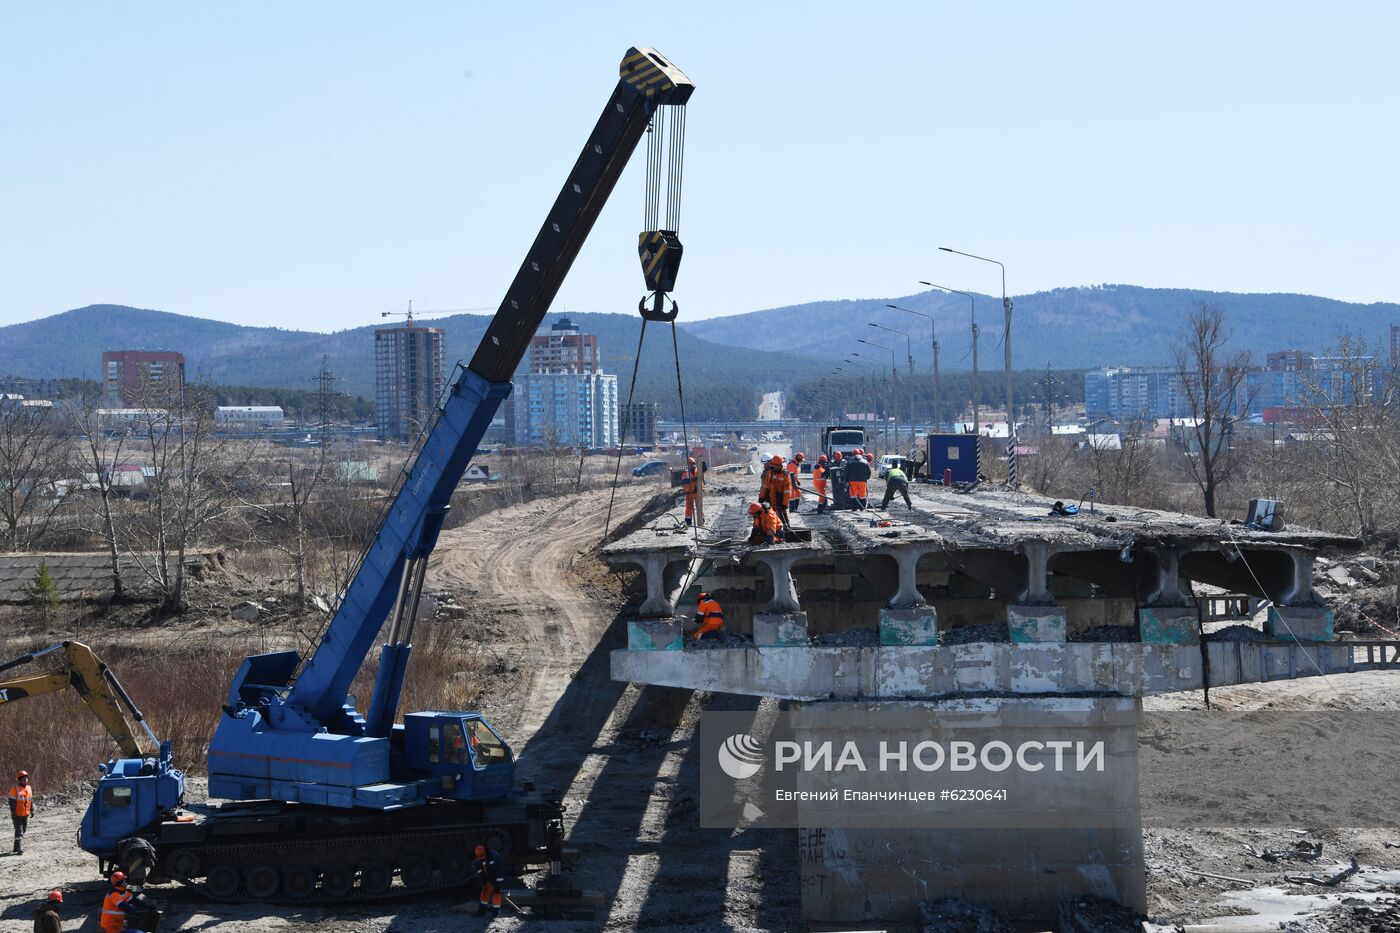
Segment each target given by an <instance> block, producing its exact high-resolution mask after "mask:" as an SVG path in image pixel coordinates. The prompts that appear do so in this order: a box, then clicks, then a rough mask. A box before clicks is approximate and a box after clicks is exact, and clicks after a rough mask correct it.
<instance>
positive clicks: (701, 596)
mask: <svg viewBox="0 0 1400 933" xmlns="http://www.w3.org/2000/svg"><path fill="white" fill-rule="evenodd" d="M695 598H696V599H709V598H710V594H709V593H701V594H700V595H699V596H697V597H695Z"/></svg>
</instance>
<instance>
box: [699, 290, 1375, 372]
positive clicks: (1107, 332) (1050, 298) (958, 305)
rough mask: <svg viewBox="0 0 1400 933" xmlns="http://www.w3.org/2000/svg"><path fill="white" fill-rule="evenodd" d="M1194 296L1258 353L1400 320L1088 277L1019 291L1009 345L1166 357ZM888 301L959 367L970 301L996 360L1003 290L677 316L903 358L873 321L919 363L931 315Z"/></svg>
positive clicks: (747, 335) (1054, 353) (1144, 360)
mask: <svg viewBox="0 0 1400 933" xmlns="http://www.w3.org/2000/svg"><path fill="white" fill-rule="evenodd" d="M1198 302H1205V303H1207V304H1210V305H1214V306H1216V307H1218V308H1220V309H1221V310H1222V311H1224V312H1225V319H1226V321H1227V323H1228V326H1229V329H1230V331H1231V333H1232V335H1233V338H1232V345H1233V346H1234V347H1237V348H1239V349H1244V350H1250V351H1252V352H1253V353H1254V354H1256V355H1262V354H1264V353H1268V352H1270V351H1273V350H1284V349H1301V350H1311V351H1313V352H1316V353H1322V352H1324V351H1326V350H1327V348H1328V347H1329V346H1332V345H1334V344H1335V342H1336V338H1337V335H1338V334H1339V333H1341V332H1343V331H1345V332H1349V333H1351V334H1353V335H1355V336H1358V337H1361V338H1363V339H1365V340H1366V341H1367V343H1368V344H1372V345H1374V346H1384V347H1385V351H1384V352H1388V346H1389V345H1388V341H1389V328H1390V325H1391V324H1392V323H1395V324H1400V304H1394V303H1390V302H1384V303H1376V304H1369V305H1364V304H1353V303H1349V302H1345V301H1334V300H1332V299H1330V298H1317V297H1314V296H1311V295H1286V294H1278V295H1265V294H1235V293H1231V292H1208V291H1195V290H1191V289H1179V288H1140V287H1138V286H1135V285H1098V286H1088V287H1081V288H1057V289H1054V290H1053V291H1047V292H1036V293H1035V294H1031V295H1018V296H1016V298H1015V313H1014V320H1013V326H1012V341H1011V349H1012V354H1013V365H1014V366H1015V368H1017V369H1042V368H1045V367H1046V366H1047V365H1049V366H1052V367H1054V368H1056V369H1089V368H1093V367H1096V366H1113V365H1135V364H1136V365H1143V364H1151V363H1167V362H1170V361H1171V359H1172V348H1173V346H1174V344H1175V343H1176V342H1177V340H1178V339H1179V338H1180V337H1181V334H1182V330H1183V328H1184V326H1185V321H1186V316H1187V315H1188V314H1189V313H1190V311H1191V309H1192V308H1193V307H1195V306H1196V304H1197V303H1198ZM890 304H895V305H900V306H902V307H905V308H910V309H913V310H914V311H922V312H924V313H926V314H932V315H934V316H935V318H936V320H937V326H938V337H939V342H940V343H941V345H942V363H943V366H944V367H945V368H947V369H967V368H970V365H971V362H970V360H969V359H968V358H967V354H968V351H969V349H970V346H971V342H972V341H971V317H972V312H973V310H974V305H975V310H976V315H977V323H978V324H979V325H980V327H981V331H982V337H981V340H980V346H981V353H980V355H981V359H982V365H983V367H984V368H987V367H1000V366H1001V365H1002V353H1001V348H1000V339H1001V333H1002V329H1003V327H1002V323H1003V314H1002V306H1001V297H1000V296H999V295H998V296H995V297H993V296H990V295H976V296H975V301H974V300H969V299H968V298H966V297H964V296H962V295H955V294H949V293H948V292H941V291H927V292H920V293H917V294H913V295H905V296H902V297H898V298H870V299H863V300H855V301H818V302H812V303H810V304H803V305H792V306H789V307H784V308H772V309H769V310H767V311H754V312H750V313H748V314H736V315H732V316H729V317H720V318H710V319H709V320H704V321H694V322H691V323H687V324H685V325H684V327H685V328H686V329H687V330H689V331H690V332H691V333H693V334H695V335H696V336H698V337H704V338H705V339H707V340H710V341H713V342H715V343H722V344H738V345H743V346H747V347H753V348H754V349H757V350H782V351H785V352H789V353H800V354H803V355H805V356H812V357H818V358H821V359H826V360H833V359H834V360H839V359H841V358H842V357H844V356H847V355H849V353H850V351H851V350H852V349H855V350H859V351H861V352H869V353H871V354H873V355H878V354H880V353H884V354H885V355H886V356H888V352H887V351H880V350H871V351H866V350H865V349H864V348H862V347H861V346H860V345H859V344H857V343H856V339H857V338H859V337H864V338H866V339H867V340H873V341H875V342H876V343H881V344H885V345H886V346H889V345H890V342H891V340H893V341H895V342H896V344H897V346H896V355H897V357H898V359H899V360H900V362H901V363H902V362H903V360H904V358H905V356H906V350H905V341H904V338H903V337H900V336H898V335H896V334H891V333H889V332H887V331H879V330H877V329H876V328H873V327H869V326H868V324H867V322H870V321H874V322H876V323H877V324H883V325H885V326H887V327H893V328H896V329H897V330H901V331H905V332H907V333H908V334H909V335H910V338H911V340H912V342H913V347H914V360H915V362H916V364H917V365H920V366H924V367H927V366H929V365H930V364H929V359H930V355H931V354H930V348H929V344H930V342H931V341H930V332H929V321H928V320H927V319H925V318H920V317H917V316H915V315H913V314H909V313H906V312H903V311H896V310H893V309H891V308H889V307H887V305H890Z"/></svg>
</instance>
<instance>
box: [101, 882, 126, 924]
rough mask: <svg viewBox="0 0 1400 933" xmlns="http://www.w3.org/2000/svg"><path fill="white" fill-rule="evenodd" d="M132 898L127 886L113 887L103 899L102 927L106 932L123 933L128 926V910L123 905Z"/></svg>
mask: <svg viewBox="0 0 1400 933" xmlns="http://www.w3.org/2000/svg"><path fill="white" fill-rule="evenodd" d="M130 898H131V893H130V892H128V891H127V890H126V889H125V888H113V889H112V890H111V891H110V892H109V893H108V894H107V896H106V897H105V898H103V900H102V920H101V924H102V929H103V930H105V931H106V933H122V928H123V927H125V926H126V911H124V910H122V905H123V904H125V903H126V902H127V901H128V900H129V899H130Z"/></svg>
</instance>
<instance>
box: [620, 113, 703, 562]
mask: <svg viewBox="0 0 1400 933" xmlns="http://www.w3.org/2000/svg"><path fill="white" fill-rule="evenodd" d="M668 112H669V114H668ZM685 112H686V111H685V106H684V105H683V104H681V105H662V106H659V107H657V108H656V109H655V111H654V112H653V113H652V120H651V124H650V125H649V126H648V127H647V158H646V166H647V178H646V193H645V197H644V198H643V208H642V233H641V235H640V236H639V237H638V253H639V254H640V257H641V261H642V275H643V277H644V278H645V279H646V283H647V286H648V287H649V288H650V289H651V293H650V294H649V295H648V296H646V297H644V298H642V300H641V302H640V303H639V304H638V306H637V310H638V311H639V312H640V313H641V316H642V327H641V332H640V333H639V334H638V335H637V352H636V355H635V356H634V357H633V359H632V379H631V382H630V384H629V385H628V388H627V404H626V407H625V408H624V409H623V417H622V419H621V421H622V429H621V430H620V431H619V434H618V447H617V460H616V462H615V464H614V466H613V481H612V489H611V491H610V492H609V495H608V512H607V516H606V518H605V519H604V522H603V539H602V542H601V543H600V545H599V546H600V547H601V546H603V545H606V544H607V541H608V535H609V534H610V533H611V532H612V516H613V509H614V507H615V505H616V502H617V487H618V484H619V483H620V482H621V478H622V457H623V454H624V453H625V451H626V440H627V423H628V421H630V420H631V416H632V415H633V407H632V406H633V400H634V398H635V395H636V391H637V374H638V372H639V371H640V370H641V365H642V350H643V347H644V345H645V343H646V335H647V324H648V323H649V322H651V321H664V322H666V323H669V324H670V325H671V354H672V357H673V364H674V366H675V371H676V397H677V402H678V407H679V408H680V415H681V441H682V443H683V444H684V450H685V456H686V457H687V458H689V457H690V453H691V446H690V426H689V423H688V422H687V420H686V413H685V387H684V382H683V380H682V377H681V357H680V338H679V337H678V335H677V334H676V317H677V316H678V314H679V312H680V309H679V308H678V307H677V305H676V303H675V301H674V300H671V301H670V302H669V307H668V306H667V302H668V298H669V293H670V290H671V288H672V287H673V286H674V285H675V277H676V272H677V270H678V269H679V267H680V259H681V242H680V237H679V236H678V235H677V229H678V227H679V226H680V218H681V183H682V180H683V176H684V173H685ZM668 117H669V119H668ZM663 178H664V180H665V188H666V225H665V227H661V225H660V223H661V188H662V180H663ZM701 481H702V480H701V478H700V476H699V470H698V469H697V492H698V484H699V483H700V482H701ZM693 528H694V535H695V547H696V549H697V551H698V550H699V547H700V527H699V524H698V523H697V524H695V525H694V526H693Z"/></svg>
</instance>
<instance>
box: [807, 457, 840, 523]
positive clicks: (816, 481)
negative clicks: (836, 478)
mask: <svg viewBox="0 0 1400 933" xmlns="http://www.w3.org/2000/svg"><path fill="white" fill-rule="evenodd" d="M838 456H839V455H838ZM830 473H831V467H829V466H828V465H827V462H826V454H822V455H821V456H819V457H817V462H816V463H815V464H813V465H812V489H813V490H815V491H816V494H817V511H818V512H825V511H826V503H827V499H826V478H827V475H828V474H830Z"/></svg>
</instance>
